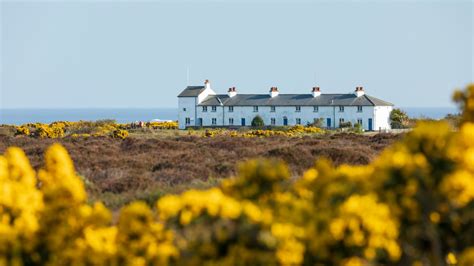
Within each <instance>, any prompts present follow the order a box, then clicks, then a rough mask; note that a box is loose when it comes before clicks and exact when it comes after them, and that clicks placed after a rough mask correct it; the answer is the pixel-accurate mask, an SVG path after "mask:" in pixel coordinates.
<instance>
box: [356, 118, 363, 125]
mask: <svg viewBox="0 0 474 266" xmlns="http://www.w3.org/2000/svg"><path fill="white" fill-rule="evenodd" d="M357 124H359V125H361V126H362V119H361V118H359V119H357Z"/></svg>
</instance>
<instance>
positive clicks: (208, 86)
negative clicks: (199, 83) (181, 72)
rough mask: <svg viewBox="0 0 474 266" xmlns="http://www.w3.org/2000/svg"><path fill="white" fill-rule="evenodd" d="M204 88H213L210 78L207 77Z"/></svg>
mask: <svg viewBox="0 0 474 266" xmlns="http://www.w3.org/2000/svg"><path fill="white" fill-rule="evenodd" d="M204 88H206V90H207V89H211V83H210V82H209V80H208V79H206V80H205V81H204Z"/></svg>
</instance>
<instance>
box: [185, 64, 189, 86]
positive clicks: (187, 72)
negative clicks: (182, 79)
mask: <svg viewBox="0 0 474 266" xmlns="http://www.w3.org/2000/svg"><path fill="white" fill-rule="evenodd" d="M186 86H189V66H187V67H186Z"/></svg>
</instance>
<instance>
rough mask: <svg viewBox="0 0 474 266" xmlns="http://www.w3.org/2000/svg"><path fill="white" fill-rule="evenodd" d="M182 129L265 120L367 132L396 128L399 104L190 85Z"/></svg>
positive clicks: (356, 96)
mask: <svg viewBox="0 0 474 266" xmlns="http://www.w3.org/2000/svg"><path fill="white" fill-rule="evenodd" d="M178 107H179V114H178V117H179V118H178V121H179V128H180V129H185V128H186V127H192V126H197V127H200V126H202V127H220V126H231V127H232V126H233V127H237V126H250V125H251V123H252V120H253V119H254V118H255V116H257V115H259V116H260V117H261V118H262V119H263V121H264V123H265V125H269V126H285V125H288V126H292V125H297V124H301V125H306V124H310V123H313V122H314V121H315V120H316V119H322V120H323V126H324V127H327V128H337V127H339V125H340V123H341V122H348V121H350V122H351V123H352V124H353V125H354V124H356V123H359V124H362V127H363V128H364V129H365V130H380V129H382V130H385V129H390V121H389V116H390V112H391V111H392V109H393V104H391V103H389V102H385V101H382V100H380V99H377V98H375V97H372V96H369V95H367V94H365V92H364V89H363V88H362V87H356V89H355V91H354V93H347V94H324V93H321V90H320V88H319V87H314V88H313V89H312V91H311V93H308V94H280V93H279V91H278V88H276V87H272V88H271V89H270V92H269V93H268V94H238V93H237V90H236V89H235V87H232V88H229V90H228V93H227V94H216V93H215V92H214V91H213V90H212V89H211V84H210V82H209V81H208V80H206V81H205V83H204V86H188V87H186V88H185V89H184V90H183V91H182V92H181V93H180V94H179V95H178Z"/></svg>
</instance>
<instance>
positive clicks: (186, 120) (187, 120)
mask: <svg viewBox="0 0 474 266" xmlns="http://www.w3.org/2000/svg"><path fill="white" fill-rule="evenodd" d="M184 123H186V125H189V124H191V118H189V117H186V118H185V119H184Z"/></svg>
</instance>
